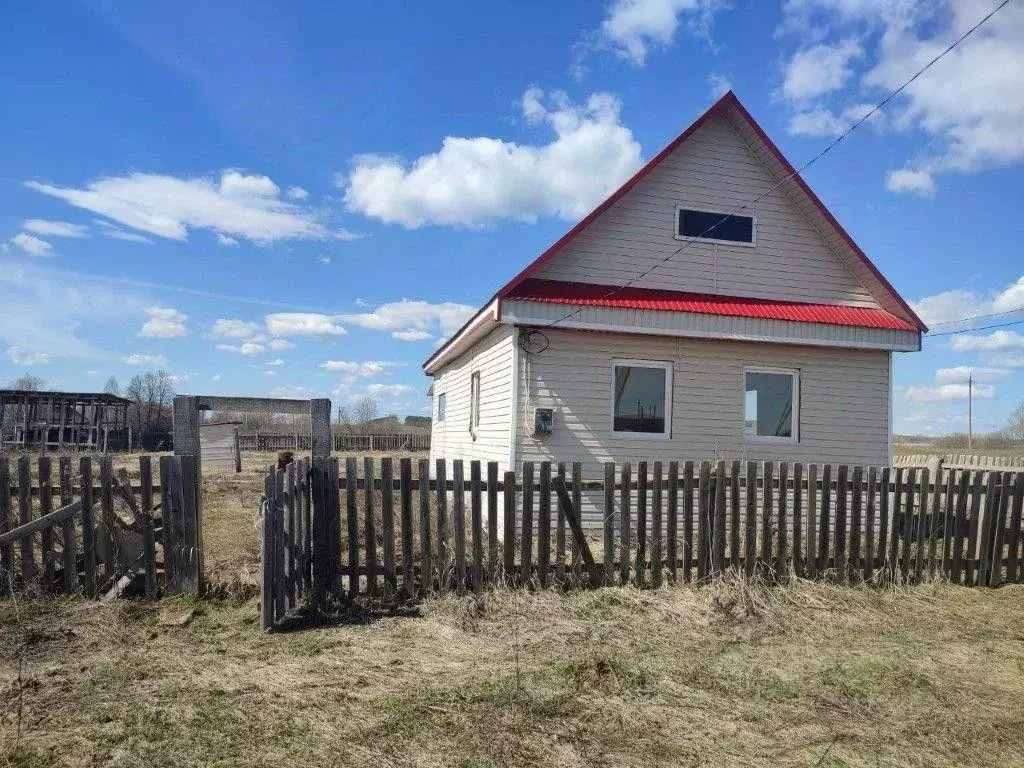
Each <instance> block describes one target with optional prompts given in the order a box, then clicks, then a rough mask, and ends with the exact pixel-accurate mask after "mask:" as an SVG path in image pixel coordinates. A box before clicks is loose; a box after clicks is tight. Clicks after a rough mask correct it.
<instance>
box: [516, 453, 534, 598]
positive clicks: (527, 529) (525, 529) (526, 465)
mask: <svg viewBox="0 0 1024 768" xmlns="http://www.w3.org/2000/svg"><path fill="white" fill-rule="evenodd" d="M520 538H521V544H520V550H519V568H520V572H519V578H520V581H521V582H522V583H523V584H529V583H530V581H531V580H532V578H533V462H532V461H524V462H523V521H522V535H521V537H520Z"/></svg>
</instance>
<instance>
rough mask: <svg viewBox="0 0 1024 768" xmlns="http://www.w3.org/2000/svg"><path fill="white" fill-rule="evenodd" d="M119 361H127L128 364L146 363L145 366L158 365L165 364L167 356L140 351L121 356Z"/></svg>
mask: <svg viewBox="0 0 1024 768" xmlns="http://www.w3.org/2000/svg"><path fill="white" fill-rule="evenodd" d="M121 362H123V363H127V364H128V365H146V366H153V367H155V366H159V365H166V364H167V358H166V357H164V356H163V355H146V354H142V353H141V352H136V353H135V354H132V355H128V356H127V357H122V358H121Z"/></svg>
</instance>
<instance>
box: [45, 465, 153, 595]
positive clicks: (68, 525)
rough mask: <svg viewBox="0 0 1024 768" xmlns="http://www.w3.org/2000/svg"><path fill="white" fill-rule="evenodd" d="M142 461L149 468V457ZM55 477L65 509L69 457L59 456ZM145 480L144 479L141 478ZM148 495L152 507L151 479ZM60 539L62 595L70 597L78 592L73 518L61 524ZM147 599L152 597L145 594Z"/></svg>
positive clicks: (68, 500)
mask: <svg viewBox="0 0 1024 768" xmlns="http://www.w3.org/2000/svg"><path fill="white" fill-rule="evenodd" d="M142 459H145V460H146V466H149V457H148V456H143V457H142ZM142 459H139V463H140V464H141V463H142ZM57 476H58V482H59V483H60V505H61V506H62V507H66V506H67V505H68V504H70V503H71V502H72V501H73V499H74V492H73V491H72V480H71V457H70V456H61V457H60V460H59V461H58V464H57ZM143 479H145V478H143ZM149 488H150V491H149V495H150V504H151V505H152V497H153V490H152V488H153V478H152V477H150V480H149ZM61 538H62V540H63V548H62V550H61V554H62V555H63V560H64V562H63V571H64V574H63V575H64V594H66V595H71V594H74V593H75V592H77V591H78V556H77V554H78V553H77V549H78V544H77V541H76V539H77V535H76V532H75V520H74V518H70V517H69V518H68V519H67V520H65V521H64V522H63V523H62V524H61ZM147 597H152V595H149V593H148V592H147Z"/></svg>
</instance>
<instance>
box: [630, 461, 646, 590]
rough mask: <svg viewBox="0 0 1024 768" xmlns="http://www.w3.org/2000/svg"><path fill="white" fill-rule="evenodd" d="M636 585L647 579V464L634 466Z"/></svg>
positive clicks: (642, 462) (641, 462)
mask: <svg viewBox="0 0 1024 768" xmlns="http://www.w3.org/2000/svg"><path fill="white" fill-rule="evenodd" d="M633 570H634V572H635V573H636V577H635V578H636V584H637V586H639V587H642V586H644V584H645V583H646V579H647V462H646V461H638V462H637V465H636V559H635V565H634V567H633Z"/></svg>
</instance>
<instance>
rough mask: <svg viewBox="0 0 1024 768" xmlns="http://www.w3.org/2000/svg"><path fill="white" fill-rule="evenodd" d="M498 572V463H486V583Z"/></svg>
mask: <svg viewBox="0 0 1024 768" xmlns="http://www.w3.org/2000/svg"><path fill="white" fill-rule="evenodd" d="M497 571H498V462H496V461H489V462H487V582H488V583H489V584H494V583H495V578H496V577H497V575H498V574H497Z"/></svg>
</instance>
